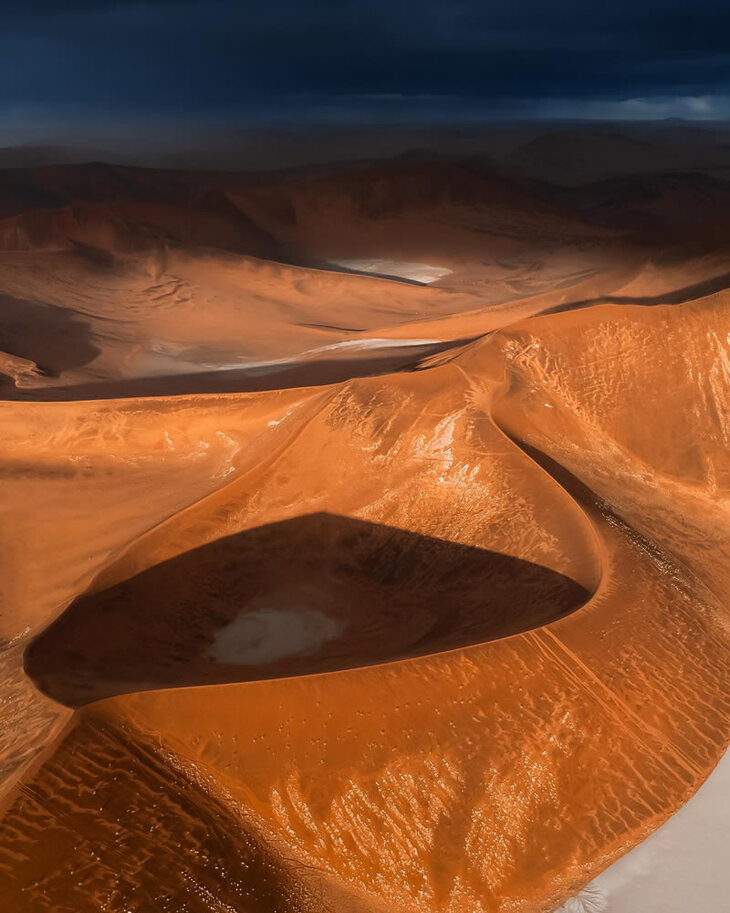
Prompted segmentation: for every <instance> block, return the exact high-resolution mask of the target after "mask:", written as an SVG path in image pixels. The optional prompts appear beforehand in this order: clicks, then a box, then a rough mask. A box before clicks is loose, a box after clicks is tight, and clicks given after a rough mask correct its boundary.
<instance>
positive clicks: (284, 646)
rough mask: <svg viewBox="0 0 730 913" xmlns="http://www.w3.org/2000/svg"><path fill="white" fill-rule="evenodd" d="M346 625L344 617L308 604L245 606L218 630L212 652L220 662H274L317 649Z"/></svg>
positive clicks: (212, 657)
mask: <svg viewBox="0 0 730 913" xmlns="http://www.w3.org/2000/svg"><path fill="white" fill-rule="evenodd" d="M344 627H345V625H344V622H343V621H342V620H340V619H335V618H330V616H329V615H325V614H324V612H320V611H319V610H318V609H311V608H308V607H306V606H302V607H295V608H291V609H269V608H266V609H256V610H255V611H253V612H250V611H245V610H244V611H243V612H241V613H240V614H239V615H238V616H237V617H236V618H234V619H233V621H231V622H229V624H227V625H226V626H225V627H223V628H219V629H218V631H216V635H215V641H214V643H213V646H212V647H211V648H210V650H209V651H208V655H209V656H210V657H211V659H214V660H216V661H217V662H220V663H236V664H237V665H241V666H255V665H258V664H261V663H270V662H274V661H275V660H277V659H283V658H285V657H288V656H302V655H305V654H307V653H314V652H316V651H317V650H318V649H319V648H320V647H321V646H322V645H323V644H325V643H327V642H328V641H330V640H333V639H334V638H335V637H337V636H338V634H340V633H341V631H342V630H343V628H344Z"/></svg>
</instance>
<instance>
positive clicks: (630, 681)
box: [0, 124, 730, 913]
mask: <svg viewBox="0 0 730 913" xmlns="http://www.w3.org/2000/svg"><path fill="white" fill-rule="evenodd" d="M459 142H460V143H461V146H460V147H459V149H458V154H457V152H455V151H454V149H449V150H444V148H442V147H439V148H435V149H432V150H431V151H429V150H428V149H427V148H426V149H423V148H420V149H418V150H417V151H415V152H412V153H408V152H407V151H405V152H403V153H401V154H397V155H393V156H388V157H385V158H383V157H380V158H378V157H363V158H362V159H360V158H355V159H352V160H348V161H332V162H326V163H325V164H324V165H322V164H318V165H306V166H305V165H302V166H299V167H292V168H289V169H279V170H269V171H265V170H261V169H259V170H256V171H254V170H239V171H236V170H231V169H230V168H229V169H220V168H213V167H208V168H203V167H200V168H186V169H181V168H172V167H168V168H163V167H142V166H139V165H136V166H135V165H127V164H125V165H120V164H109V163H105V162H92V163H90V162H70V163H67V164H61V165H55V164H45V165H42V166H41V165H39V166H26V167H9V168H6V169H4V170H2V171H0V396H1V398H2V401H1V402H0V412H1V413H2V428H3V435H2V437H3V443H2V446H1V447H0V473H1V474H2V489H3V497H2V507H1V510H2V523H1V524H0V536H2V552H1V554H2V576H1V577H0V580H1V581H2V583H1V584H0V586H1V590H0V593H1V596H0V598H1V601H2V612H1V613H0V663H2V667H3V682H4V684H3V685H2V691H0V717H1V720H2V722H1V723H0V898H1V900H2V902H1V904H0V906H1V907H2V910H3V911H4V913H97V911H109V913H325V911H329V913H552V911H556V910H558V909H559V908H560V909H562V910H564V911H585V913H598V911H609V913H635V911H636V913H638V911H639V910H641V911H646V910H654V909H656V910H657V911H658V910H659V909H661V910H662V913H677V911H679V910H680V909H682V910H687V909H689V907H687V906H683V907H681V908H680V907H679V906H672V903H679V902H681V903H683V904H684V903H686V902H687V901H686V899H685V898H684V897H683V895H681V883H693V879H694V880H695V881H696V880H697V878H699V875H697V871H698V869H692V870H691V871H690V867H691V866H692V865H694V863H693V862H692V854H691V852H690V850H689V849H688V847H689V845H690V843H691V842H692V841H693V840H694V839H695V837H696V835H697V834H699V833H700V832H702V833H705V834H706V835H707V834H709V835H711V836H710V837H708V838H707V839H708V840H709V843H708V849H707V850H706V852H705V851H703V852H705V856H704V858H705V859H707V858H709V855H707V854H711V853H712V852H713V849H712V847H713V846H714V847H715V848H716V849H715V852H716V853H719V852H720V850H719V847H721V846H722V845H723V841H726V840H727V839H728V837H730V813H727V809H728V803H729V802H730V800H729V799H728V790H729V789H730V787H729V786H728V785H727V773H726V764H727V762H721V764H720V767H719V768H718V769H717V773H716V775H715V776H714V778H713V779H711V780H710V781H708V783H707V785H706V787H704V788H703V789H705V790H708V791H709V790H714V791H713V792H712V794H711V798H710V799H709V800H701V799H700V797H701V796H702V795H705V796H707V795H710V794H709V792H704V793H703V791H702V790H700V793H699V794H698V795H697V797H696V799H692V797H693V796H694V795H695V793H697V791H698V790H699V789H700V787H701V786H702V784H703V783H704V782H705V781H706V780H707V778H708V777H709V776H710V774H711V773H712V771H713V769H714V768H715V767H716V765H717V764H718V762H719V761H720V759H721V758H722V756H723V753H724V751H725V749H726V746H727V743H728V736H729V733H730V681H729V679H730V664H729V663H728V659H729V658H730V615H729V614H728V605H729V604H730V226H729V225H728V222H727V205H728V201H729V200H730V155H729V154H728V150H730V131H726V130H725V129H720V128H718V129H716V130H713V129H710V128H704V127H703V128H700V127H692V126H689V125H676V124H666V125H663V126H662V127H661V129H659V128H657V129H656V130H655V131H654V132H650V133H647V134H646V135H638V134H637V132H636V131H634V132H633V133H632V132H631V131H628V130H621V129H619V128H613V127H612V128H610V129H609V128H608V127H606V128H595V129H590V130H589V129H588V128H581V129H577V128H574V127H565V128H561V129H555V130H552V131H546V132H543V133H541V132H540V131H537V130H533V132H532V133H531V134H529V135H524V136H522V135H517V134H514V135H510V136H509V137H508V139H504V138H502V139H501V140H500V142H497V141H496V140H494V139H493V138H492V139H491V140H490V143H491V145H489V144H487V145H489V148H488V154H486V153H485V154H482V155H477V154H476V152H475V149H476V147H477V146H478V145H479V142H482V141H481V140H479V139H478V138H477V139H475V140H473V141H472V140H470V141H469V144H468V145H469V148H465V141H462V140H460V141H459ZM485 142H486V141H485ZM571 157H572V158H571ZM725 162H727V165H725V164H724V163H725ZM667 163H669V165H667ZM14 164H16V165H17V164H18V163H17V162H14ZM566 174H570V175H572V179H571V180H566V179H565V175H566ZM723 765H725V766H723ZM724 771H725V772H724ZM713 784H714V785H713ZM688 801H689V805H687V806H686V807H683V806H685V803H687V802H688ZM701 801H704V804H695V805H693V804H692V803H701ZM722 808H724V810H725V814H724V817H722V816H720V815H719V811H718V810H719V809H722ZM680 809H681V811H679V814H677V815H676V816H675V813H676V812H677V811H678V810H680ZM693 809H695V810H694V811H693ZM713 814H715V816H716V817H715V818H712V820H711V821H710V819H711V816H712V815H713ZM673 816H674V817H673ZM665 822H669V823H668V824H666V825H665ZM683 822H685V823H684V824H683ZM662 825H664V828H668V829H669V830H665V829H664V828H662ZM658 828H661V830H660V831H659V832H658V833H657V834H654V832H655V831H657V829H658ZM692 829H694V830H692ZM713 829H714V830H713ZM660 834H664V835H665V836H664V837H660V836H659V835H660ZM692 834H694V835H695V837H693V836H692ZM650 835H653V836H650ZM662 840H663V841H664V844H662V842H661V841H662ZM652 841H654V842H652ZM683 841H684V843H683ZM662 845H664V846H665V847H666V846H670V845H671V846H672V847H673V852H674V853H675V854H676V855H677V856H678V857H681V858H683V859H685V860H686V868H685V869H682V868H681V866H679V865H677V866H676V872H677V874H676V878H677V883H678V887H677V888H676V890H675V889H672V890H669V889H668V888H667V889H666V893H665V895H663V896H662V898H661V900H660V901H659V900H657V901H656V903H657V904H658V905H656V906H652V905H651V903H649V902H648V901H647V897H650V896H654V897H657V896H658V895H656V894H651V893H648V894H647V893H646V892H647V891H648V892H652V891H656V890H657V887H656V885H657V884H660V883H661V882H662V879H669V882H671V879H672V877H673V876H672V874H671V872H669V873H668V871H667V870H668V869H675V864H674V863H671V862H670V861H669V860H668V858H667V857H666V856H664V857H663V856H662V850H661V846H662ZM632 848H636V849H632ZM643 848H646V849H645V850H644V852H645V853H646V854H648V855H645V856H643V857H642V856H639V855H635V854H639V853H641V852H642V849H643ZM629 851H631V852H629ZM627 852H628V853H629V855H628V856H625V854H626V853H627ZM621 857H623V859H621ZM616 860H621V861H619V862H618V863H617V866H620V865H622V862H624V863H625V862H626V860H638V861H633V862H630V863H628V865H629V866H633V867H634V868H633V869H626V868H625V869H623V870H620V869H619V868H617V867H613V865H612V864H613V863H615V862H616ZM642 860H643V861H642ZM717 860H718V865H717V866H716V868H715V869H713V873H712V877H711V878H710V877H709V876H708V884H709V882H712V884H711V885H710V886H709V887H708V886H707V884H706V885H704V886H703V885H697V884H695V883H693V888H692V890H693V892H694V894H693V896H695V897H697V896H700V897H701V898H703V901H702V903H700V904H698V906H696V907H695V909H697V910H698V911H699V913H720V911H721V909H723V907H722V906H721V901H720V900H719V899H718V898H719V896H720V894H719V893H718V892H722V891H724V890H726V889H727V888H728V882H727V881H725V882H724V883H723V882H721V878H722V877H726V876H725V875H724V873H720V871H719V869H720V865H719V856H718V857H717ZM699 864H700V863H699V862H698V863H697V865H699ZM652 866H653V868H652ZM627 871H628V872H629V874H628V875H626V874H625V873H626V872H627ZM617 872H618V873H621V872H623V873H624V874H620V877H619V876H617V875H616V874H615V873H617ZM601 873H603V875H602V874H601ZM611 873H614V874H611ZM632 873H633V874H632ZM636 873H639V874H636ZM602 879H603V880H602ZM611 879H613V881H611ZM622 879H623V881H622ZM626 879H628V881H629V882H631V890H629V889H628V888H626V887H625V883H626ZM632 879H633V881H632ZM713 879H714V880H713ZM718 879H720V880H718ZM680 882H681V883H680ZM617 884H618V887H617V886H616V885H617ZM622 884H623V885H624V887H622V886H621V885H622ZM642 885H643V887H642ZM713 885H714V887H713ZM622 890H623V891H624V893H623V894H621V891H622ZM642 890H643V891H644V892H645V893H644V894H642V893H641V891H642ZM702 890H704V891H705V892H706V893H704V894H702V893H701V891H702ZM713 891H714V892H715V893H712V892H713ZM612 892H614V893H612ZM697 892H700V893H699V895H698V893H697ZM723 896H726V895H723ZM632 904H633V905H632ZM715 904H716V905H715ZM561 905H564V906H561Z"/></svg>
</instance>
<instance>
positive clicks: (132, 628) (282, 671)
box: [26, 514, 589, 705]
mask: <svg viewBox="0 0 730 913" xmlns="http://www.w3.org/2000/svg"><path fill="white" fill-rule="evenodd" d="M588 596H589V593H588V591H587V590H586V589H585V588H584V587H583V586H581V585H580V584H578V583H576V582H575V581H573V580H571V579H570V578H569V577H565V576H564V575H562V574H559V573H556V572H555V571H552V570H550V569H549V568H545V567H541V566H540V565H537V564H533V563H532V562H529V561H523V560H521V559H519V558H513V557H511V556H509V555H503V554H500V553H498V552H493V551H489V550H487V549H481V548H474V547H470V546H466V545H460V544H458V543H455V542H448V541H446V540H443V539H437V538H434V537H431V536H423V535H419V534H417V533H412V532H408V531H406V530H400V529H395V528H392V527H388V526H383V525H381V524H376V523H366V522H363V521H361V520H354V519H350V518H347V517H339V516H333V515H330V514H314V515H310V516H304V517H298V518H296V519H293V520H287V521H284V522H281V523H273V524H269V525H267V526H262V527H259V528H257V529H252V530H248V531H246V532H243V533H239V534H237V535H235V536H229V537H227V538H225V539H219V540H217V541H216V542H213V543H211V544H210V545H206V546H202V547H201V548H198V549H193V550H192V551H190V552H186V553H184V554H182V555H180V556H178V557H176V558H173V559H171V560H169V561H166V562H164V563H163V564H160V565H157V566H155V567H153V568H150V569H149V570H147V571H144V572H142V573H141V574H138V575H137V576H136V577H133V578H131V579H130V580H127V581H125V582H124V583H121V584H118V585H116V586H114V587H111V588H110V589H107V590H103V591H102V592H99V593H93V594H91V595H88V596H83V597H81V598H80V599H78V600H77V601H76V602H75V603H74V604H73V605H72V606H71V607H70V608H69V609H68V610H67V611H66V612H65V613H64V614H63V615H62V617H61V618H60V619H59V620H58V621H57V622H55V623H54V624H53V625H52V626H51V627H50V628H49V629H48V630H47V631H46V632H45V633H44V634H43V635H41V637H39V638H38V639H37V640H36V641H35V643H34V644H33V645H32V646H31V647H30V648H29V650H28V652H27V655H26V670H27V672H28V674H29V675H30V676H31V678H32V679H33V680H34V681H35V682H36V684H37V685H38V686H39V687H40V688H41V690H42V691H44V692H45V693H46V694H48V695H49V696H51V697H53V698H54V699H56V700H59V701H61V702H63V703H66V704H71V705H79V704H82V703H86V702H88V701H90V700H96V699H98V698H101V697H108V696H110V695H112V694H115V693H121V692H125V691H127V692H128V691H139V690H143V689H150V688H155V687H170V686H182V685H202V684H216V683H223V682H234V681H246V680H251V679H259V678H269V677H273V676H282V675H302V674H307V673H312V672H325V671H332V670H335V669H343V668H349V667H353V666H361V665H367V664H369V663H378V662H385V661H388V660H395V659H403V658H405V657H409V656H418V655H423V654H429V653H435V652H439V651H442V650H449V649H454V648H456V647H462V646H465V645H467V644H472V643H480V642H483V641H488V640H494V639H495V638H499V637H506V636H508V635H510V634H515V633H518V632H520V631H525V630H528V629H530V628H534V627H538V626H540V625H543V624H545V623H547V622H549V621H552V620H554V619H555V618H559V617H561V616H562V615H565V614H566V613H568V612H571V611H573V610H574V609H576V608H578V607H579V606H580V605H582V604H583V602H585V601H586V599H587V598H588Z"/></svg>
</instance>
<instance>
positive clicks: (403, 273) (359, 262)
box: [332, 257, 453, 285]
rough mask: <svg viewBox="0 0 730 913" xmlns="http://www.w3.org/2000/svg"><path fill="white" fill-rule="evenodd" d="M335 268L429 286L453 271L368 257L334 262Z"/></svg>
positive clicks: (440, 267) (422, 264)
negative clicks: (341, 267) (339, 267)
mask: <svg viewBox="0 0 730 913" xmlns="http://www.w3.org/2000/svg"><path fill="white" fill-rule="evenodd" d="M332 263H333V264H334V265H335V266H343V267H344V268H345V269H352V270H356V271H357V272H359V273H372V274H373V275H375V276H396V277H398V278H399V279H410V280H411V281H413V282H423V283H424V285H429V284H430V283H431V282H436V280H437V279H442V278H443V277H444V276H448V275H449V273H451V272H453V270H450V269H446V268H445V267H443V266H432V265H431V264H430V263H414V262H411V261H409V260H379V259H369V258H367V257H362V258H361V257H354V258H346V259H344V260H333V261H332Z"/></svg>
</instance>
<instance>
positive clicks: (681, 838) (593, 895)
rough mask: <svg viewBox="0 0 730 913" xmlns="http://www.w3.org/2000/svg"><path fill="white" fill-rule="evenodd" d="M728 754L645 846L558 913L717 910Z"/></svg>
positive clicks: (726, 881) (727, 888)
mask: <svg viewBox="0 0 730 913" xmlns="http://www.w3.org/2000/svg"><path fill="white" fill-rule="evenodd" d="M728 841H730V754H725V755H724V756H723V758H722V760H721V761H720V763H719V764H718V765H717V767H716V768H715V770H714V771H713V772H712V773H711V774H710V777H709V778H708V780H707V782H705V783H704V784H703V785H702V786H701V787H700V789H699V790H698V791H697V793H696V794H695V795H694V796H693V797H692V798H691V799H690V800H689V802H687V804H686V805H684V806H683V807H682V808H681V809H680V810H679V811H678V812H677V813H676V815H674V816H673V817H672V818H670V819H669V821H667V823H666V824H664V825H662V826H661V827H660V828H659V830H657V831H655V832H654V833H653V834H651V835H650V836H649V837H647V838H646V840H644V841H643V843H640V844H639V846H637V847H635V848H634V849H633V850H631V851H630V852H629V853H627V854H626V855H625V856H623V857H622V858H621V859H619V860H618V862H614V864H613V865H612V866H610V867H609V868H608V869H606V871H605V872H602V873H601V874H600V875H599V876H598V878H596V879H595V880H594V881H592V882H591V883H590V884H588V885H586V887H585V888H584V889H583V890H582V891H581V893H580V894H579V895H578V896H577V897H575V898H573V899H572V900H569V901H567V902H566V903H565V904H564V905H563V906H561V907H560V910H559V911H557V913H594V911H596V913H603V911H605V913H645V911H646V910H652V909H656V910H661V911H662V913H686V911H687V910H701V911H705V910H707V911H709V913H714V911H720V910H723V909H724V908H725V905H726V904H727V898H728V896H729V895H730V872H729V871H728V866H727V847H728Z"/></svg>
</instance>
